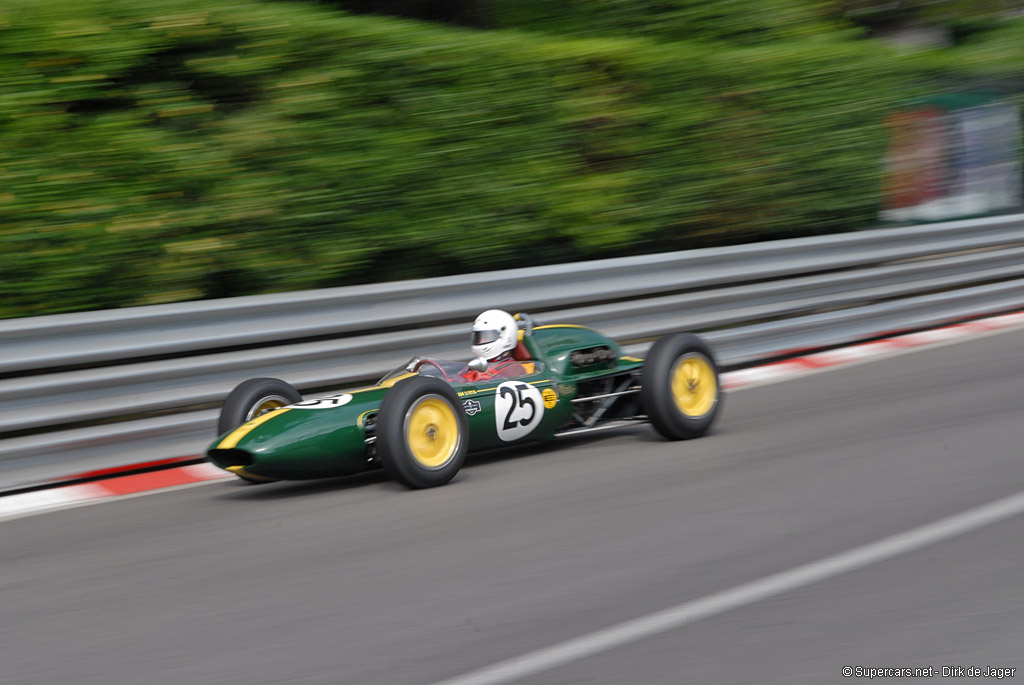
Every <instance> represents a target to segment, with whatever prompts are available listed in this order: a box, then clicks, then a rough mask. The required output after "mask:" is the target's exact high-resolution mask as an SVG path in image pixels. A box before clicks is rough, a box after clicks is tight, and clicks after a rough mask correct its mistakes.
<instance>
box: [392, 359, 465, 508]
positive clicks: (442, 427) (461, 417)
mask: <svg viewBox="0 0 1024 685" xmlns="http://www.w3.org/2000/svg"><path fill="white" fill-rule="evenodd" d="M417 426H419V427H420V430H421V431H422V435H420V437H421V441H420V442H419V446H418V447H417V445H416V444H414V443H412V442H411V440H412V438H413V437H415V436H416V435H419V433H418V432H417ZM376 434H377V454H378V455H380V460H381V464H383V466H384V470H385V471H387V473H388V475H389V476H391V478H392V479H393V480H395V481H397V482H399V483H401V484H402V485H405V486H407V487H410V488H432V487H436V486H438V485H444V484H445V483H447V482H448V481H450V480H451V479H452V478H453V477H454V476H455V474H456V473H458V472H459V469H460V468H462V463H463V462H464V461H465V460H466V450H467V449H468V448H469V420H468V419H467V418H466V412H465V410H464V409H463V408H462V402H460V401H459V397H458V395H456V394H455V391H454V390H452V387H451V386H450V385H448V384H447V383H445V382H444V381H442V380H440V379H437V378H431V377H427V376H414V377H412V378H409V379H406V380H404V381H399V382H398V383H396V384H395V385H394V387H393V388H391V390H389V391H388V393H387V394H386V395H385V396H384V401H383V402H381V405H380V413H379V414H378V415H377V428H376ZM439 435H440V440H439V439H438V436H439ZM435 451H436V453H434V452H435Z"/></svg>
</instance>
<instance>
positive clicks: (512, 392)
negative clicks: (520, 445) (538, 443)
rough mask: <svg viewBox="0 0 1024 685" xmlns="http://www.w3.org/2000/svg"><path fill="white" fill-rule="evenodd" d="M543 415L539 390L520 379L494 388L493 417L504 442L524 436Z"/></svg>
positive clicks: (534, 426) (542, 404) (542, 403)
mask: <svg viewBox="0 0 1024 685" xmlns="http://www.w3.org/2000/svg"><path fill="white" fill-rule="evenodd" d="M542 416H544V399H543V398H542V397H541V396H540V390H538V389H537V388H535V387H533V386H532V385H530V384H528V383H523V382H521V381H508V382H506V383H502V384H501V385H499V386H498V387H497V388H495V390H494V419H495V422H496V423H497V428H498V437H499V438H501V439H502V440H504V441H505V442H511V441H513V440H518V439H520V438H525V437H526V436H527V435H529V434H530V432H531V431H532V430H533V429H534V428H536V427H537V424H539V423H540V419H541V417H542Z"/></svg>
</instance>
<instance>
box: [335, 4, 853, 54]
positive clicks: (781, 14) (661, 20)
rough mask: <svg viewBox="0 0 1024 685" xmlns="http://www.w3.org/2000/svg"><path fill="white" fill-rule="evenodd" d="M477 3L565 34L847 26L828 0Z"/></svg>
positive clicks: (512, 21)
mask: <svg viewBox="0 0 1024 685" xmlns="http://www.w3.org/2000/svg"><path fill="white" fill-rule="evenodd" d="M343 4H344V0H343ZM479 6H480V11H479V14H480V15H481V16H482V17H483V20H484V21H485V22H486V23H487V24H488V25H491V26H497V27H502V28H525V29H528V30H531V31H540V32H544V33H548V34H558V35H565V36H615V35H637V36H644V37H646V38H654V39H658V40H670V41H691V40H701V41H724V42H729V43H735V44H755V43H767V42H774V41H778V40H789V39H794V38H806V37H809V36H820V35H822V34H827V33H832V32H839V31H842V30H844V29H849V28H850V26H849V25H848V24H846V23H845V22H843V21H842V20H840V19H839V18H838V17H839V16H840V15H841V14H842V12H841V9H840V8H839V7H838V6H837V4H836V3H835V2H834V1H833V0H661V1H660V2H651V1H650V0H564V1H563V2H550V1H549V0H479Z"/></svg>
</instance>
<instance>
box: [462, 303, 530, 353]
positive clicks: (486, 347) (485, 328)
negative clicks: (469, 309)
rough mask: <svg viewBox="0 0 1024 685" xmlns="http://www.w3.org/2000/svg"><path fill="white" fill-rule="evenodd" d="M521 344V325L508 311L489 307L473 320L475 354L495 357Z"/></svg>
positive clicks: (473, 348)
mask: <svg viewBox="0 0 1024 685" xmlns="http://www.w3.org/2000/svg"><path fill="white" fill-rule="evenodd" d="M518 344H519V325H518V324H517V323H516V320H515V319H514V318H513V317H512V315H511V314H509V313H508V312H503V311H501V310H500V309H488V310H487V311H486V312H484V313H483V314H481V315H480V316H478V317H476V321H474V322H473V339H472V345H471V347H470V349H472V350H473V355H474V356H476V357H481V358H483V359H488V360H490V359H494V358H496V357H499V356H501V354H502V353H503V352H508V351H509V350H514V349H515V347H516V345H518Z"/></svg>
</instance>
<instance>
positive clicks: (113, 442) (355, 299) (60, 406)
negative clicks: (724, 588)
mask: <svg viewBox="0 0 1024 685" xmlns="http://www.w3.org/2000/svg"><path fill="white" fill-rule="evenodd" d="M1021 306H1024V215H1013V216H1002V217H992V218H984V219H976V220H970V221H957V222H949V223H943V224H934V225H929V226H914V227H907V228H896V229H877V230H871V231H862V232H858V233H850V234H841V235H830V236H821V237H816V238H799V239H792V240H780V241H773V242H767V243H755V244H748V245H738V246H733V247H724V248H710V249H701V250H690V251H684V252H675V253H667V254H658V255H646V256H638V257H626V258H619V259H610V260H601V261H592V262H581V263H576V264H562V265H557V266H548V267H533V268H526V269H515V270H506V271H499V272H489V273H477V274H467V275H461V276H451V277H442V278H433V279H426V280H420V281H404V282H395V283H384V284H376V285H367V286H355V287H348V288H333V289H328V290H319V291H305V292H297V293H285V294H275V295H263V296H256V297H243V298H234V299H228V300H213V301H205V302H193V303H185V304H172V305H158V306H151V307H136V308H130V309H124V310H110V311H102V312H89V313H81V314H67V315H57V316H44V317H35V318H28V319H15V320H9V321H0V374H4V375H5V376H7V378H6V379H5V380H2V381H0V437H2V436H7V437H6V438H4V439H0V481H2V480H3V475H2V473H3V472H4V471H6V472H11V473H13V472H14V471H18V472H19V473H21V472H23V471H24V470H25V469H29V470H32V469H35V468H42V469H44V470H45V468H47V465H49V464H54V463H61V464H64V463H66V462H68V461H79V462H83V463H86V462H87V463H88V464H89V465H94V464H96V463H106V462H111V463H116V462H117V461H119V460H123V459H125V458H129V459H131V458H136V459H137V458H145V459H149V458H158V457H161V456H170V455H174V454H182V453H190V452H195V451H197V450H200V449H202V447H203V445H204V444H205V442H206V441H207V440H208V439H209V438H211V437H212V433H213V426H214V423H215V416H216V411H215V410H212V409H209V407H212V406H214V405H216V404H217V403H218V402H220V401H221V400H222V399H223V398H224V396H225V395H226V394H227V392H228V391H229V390H230V389H231V388H232V387H233V386H234V385H235V384H237V383H238V382H240V381H241V380H244V379H245V378H250V377H254V376H268V375H269V376H276V377H281V378H284V379H286V380H288V381H290V382H292V383H293V384H295V385H296V386H297V387H298V388H300V389H304V390H308V389H314V388H316V389H321V388H329V387H340V386H344V385H346V384H349V383H356V382H361V381H364V380H366V379H369V378H373V377H375V376H379V375H381V374H383V373H384V372H385V371H387V370H388V369H390V368H393V367H395V366H397V365H398V364H400V363H401V362H403V361H405V360H406V359H408V358H409V357H411V356H412V355H413V354H417V353H428V354H433V355H436V356H448V357H453V358H464V357H467V356H468V348H467V346H468V343H467V339H468V336H467V330H468V325H469V322H470V321H471V320H472V318H473V317H474V316H475V315H476V314H477V313H478V312H479V311H481V310H483V309H487V308H491V307H501V308H506V309H510V310H515V311H527V312H530V313H531V314H532V315H533V316H534V317H535V318H536V319H539V320H541V321H558V322H567V323H578V324H586V325H591V326H594V327H595V328H598V329H599V330H602V331H604V332H606V333H608V334H610V335H611V336H612V337H614V338H615V339H617V340H619V341H620V342H621V343H623V344H624V345H625V346H626V347H627V349H629V350H630V351H634V352H642V350H643V349H644V348H645V347H646V345H647V344H649V341H650V339H652V338H654V337H657V336H658V335H662V334H664V333H667V332H670V331H675V330H696V331H702V332H704V333H705V335H707V337H708V338H709V339H710V340H711V341H712V343H713V345H714V347H715V349H716V352H717V354H718V355H719V356H720V358H721V359H722V361H723V363H724V364H726V365H735V364H742V363H750V362H756V361H758V360H763V359H767V358H770V357H772V356H774V355H777V354H779V353H780V352H784V351H787V350H792V349H804V348H812V347H820V346H826V345H834V344H842V343H846V342H851V341H854V340H859V339H864V338H867V337H870V336H872V335H877V334H880V333H885V332H888V331H892V330H897V329H906V328H910V327H926V326H932V325H937V324H941V323H945V322H947V321H951V320H954V319H957V318H966V317H971V316H976V315H979V314H983V313H989V312H996V311H1002V310H1009V309H1013V308H1019V307H1021ZM408 330H413V331H414V333H413V334H412V335H409V334H407V333H405V332H404V331H408ZM396 331H403V332H401V333H398V332H396ZM72 367H73V370H67V369H69V368H72ZM155 413H160V414H161V415H154V414H155ZM99 422H103V423H102V425H89V424H97V423H99ZM26 433H31V434H26ZM12 434H14V435H18V436H19V437H12Z"/></svg>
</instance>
